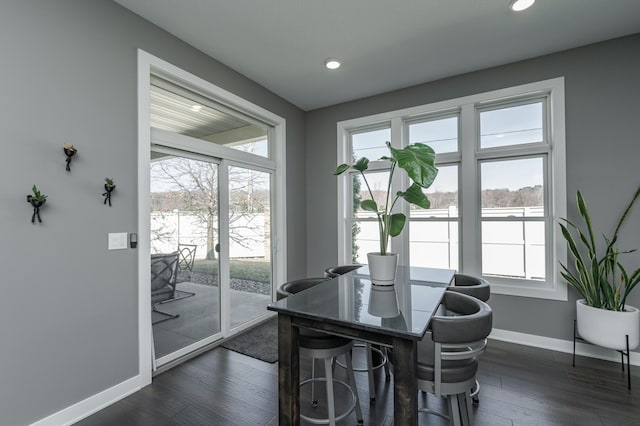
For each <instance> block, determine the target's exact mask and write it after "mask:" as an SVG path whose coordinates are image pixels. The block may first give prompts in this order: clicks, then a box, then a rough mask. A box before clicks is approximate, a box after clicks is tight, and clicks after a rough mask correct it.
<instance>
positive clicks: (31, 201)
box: [27, 195, 47, 223]
mask: <svg viewBox="0 0 640 426" xmlns="http://www.w3.org/2000/svg"><path fill="white" fill-rule="evenodd" d="M45 201H47V200H36V199H35V198H34V197H33V196H31V195H27V202H28V203H29V204H31V206H32V207H33V214H32V215H31V223H35V222H36V218H38V222H39V223H42V219H40V207H42V206H43V205H44V203H45Z"/></svg>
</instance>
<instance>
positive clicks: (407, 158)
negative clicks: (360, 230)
mask: <svg viewBox="0 0 640 426" xmlns="http://www.w3.org/2000/svg"><path fill="white" fill-rule="evenodd" d="M386 145H387V148H389V152H390V154H391V156H390V157H387V156H384V157H382V158H380V160H384V161H389V162H390V163H391V164H390V168H389V181H388V183H387V196H386V199H385V203H384V206H378V204H377V203H376V202H375V200H374V197H373V191H371V186H369V181H368V180H367V176H366V174H365V172H366V171H367V170H368V169H369V159H368V158H366V157H362V158H360V159H359V160H357V161H356V162H355V163H352V164H340V165H339V166H338V167H337V168H336V171H335V172H334V173H333V174H334V175H336V176H337V175H341V174H342V173H344V172H346V171H347V170H349V169H354V170H356V171H358V172H360V174H361V175H362V178H363V180H364V183H365V185H366V186H367V190H368V191H369V195H370V196H371V199H369V200H363V201H362V202H361V203H360V207H362V209H363V210H366V211H370V212H373V213H375V214H376V216H377V219H378V231H379V233H380V254H383V255H384V254H387V246H388V244H389V237H396V236H398V235H400V233H401V232H402V229H403V228H404V224H405V222H406V220H407V218H406V216H405V215H404V214H402V213H392V211H393V208H394V207H395V205H396V202H397V201H398V200H399V199H400V198H403V199H404V200H405V201H407V202H408V203H410V204H415V205H417V206H419V207H422V208H425V209H428V208H429V207H430V206H431V203H430V202H429V199H428V198H427V196H426V195H425V194H424V193H423V192H422V190H423V189H425V188H428V187H429V186H431V184H432V183H433V181H434V180H435V178H436V176H437V175H438V169H437V168H436V166H435V160H436V154H435V152H434V151H433V149H432V148H431V147H430V146H428V145H425V144H422V143H414V144H411V145H408V146H406V147H404V148H402V149H397V148H394V147H392V146H391V143H390V142H387V143H386ZM398 167H400V168H401V169H403V170H404V171H405V172H406V173H407V176H409V179H410V180H411V182H412V183H411V186H409V188H407V189H406V190H405V191H398V192H396V194H395V196H392V194H391V182H392V180H393V174H394V172H395V170H396V169H397V168H398Z"/></svg>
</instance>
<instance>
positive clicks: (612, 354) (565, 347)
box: [489, 328, 640, 365]
mask: <svg viewBox="0 0 640 426" xmlns="http://www.w3.org/2000/svg"><path fill="white" fill-rule="evenodd" d="M489 338H490V339H495V340H501V341H504V342H510V343H517V344H520V345H526V346H533V347H536V348H543V349H549V350H552V351H556V352H564V353H569V354H571V353H573V341H572V340H562V339H554V338H551V337H543V336H536V335H534V334H525V333H518V332H516V331H509V330H500V329H496V328H494V329H493V331H492V332H491V334H490V335H489ZM576 355H582V356H587V357H590V358H598V359H603V360H606V361H614V362H620V353H618V352H617V351H615V350H613V349H606V348H601V347H599V346H595V345H590V344H588V343H582V342H576ZM625 362H626V360H625ZM629 363H630V364H631V365H640V353H638V352H633V351H632V352H631V355H630V356H629Z"/></svg>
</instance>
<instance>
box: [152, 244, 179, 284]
mask: <svg viewBox="0 0 640 426" xmlns="http://www.w3.org/2000/svg"><path fill="white" fill-rule="evenodd" d="M177 268H178V252H177V251H174V252H173V253H158V254H152V255H151V291H152V292H153V291H154V290H159V289H161V288H163V287H165V286H167V285H169V286H171V287H172V288H174V289H175V286H176V276H177Z"/></svg>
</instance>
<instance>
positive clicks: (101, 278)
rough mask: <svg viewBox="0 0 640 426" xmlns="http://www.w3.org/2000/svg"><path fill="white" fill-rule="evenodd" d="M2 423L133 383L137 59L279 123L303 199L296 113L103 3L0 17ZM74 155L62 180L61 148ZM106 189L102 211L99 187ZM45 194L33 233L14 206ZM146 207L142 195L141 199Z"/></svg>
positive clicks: (30, 5) (300, 265) (299, 209)
mask: <svg viewBox="0 0 640 426" xmlns="http://www.w3.org/2000/svg"><path fill="white" fill-rule="evenodd" d="M0 9H1V11H0V57H1V58H2V62H1V63H2V65H1V66H0V81H1V82H2V83H1V86H0V87H1V89H0V123H1V124H2V125H1V126H0V135H1V136H0V137H1V140H2V146H3V153H2V155H0V188H1V189H0V206H2V207H1V208H0V236H1V238H2V240H1V241H2V242H1V245H0V249H1V252H0V259H1V260H0V265H1V266H2V278H0V289H1V291H0V294H1V295H2V297H0V342H1V349H0V424H1V425H11V426H17V425H24V424H28V423H32V422H34V421H36V420H38V419H41V418H43V417H45V416H47V415H50V414H52V413H54V412H57V411H59V410H61V409H63V408H65V407H67V406H70V405H72V404H74V403H76V402H78V401H80V400H82V399H85V398H87V397H89V396H91V395H93V394H96V393H98V392H101V391H103V390H105V389H107V388H109V387H111V386H113V385H115V384H117V383H120V382H122V381H123V380H126V379H128V378H130V377H133V376H135V375H137V374H138V300H137V291H138V287H137V261H136V256H137V252H136V251H135V250H118V251H107V250H106V244H107V233H108V232H134V231H135V230H136V224H137V197H138V194H137V193H136V191H137V189H136V188H137V153H136V149H137V117H136V115H137V109H136V108H137V95H136V69H137V68H136V67H137V60H136V49H137V48H142V49H144V50H146V51H148V52H149V53H151V54H153V55H156V56H158V57H160V58H162V59H164V60H167V61H169V62H171V63H173V64H175V65H177V66H179V67H181V68H183V69H186V70H187V71H189V72H192V73H194V74H196V75H198V76H200V77H202V78H204V79H207V80H209V81H211V82H213V83H214V84H217V85H218V86H221V87H223V88H225V89H227V90H229V91H231V92H234V93H235V94H237V95H239V96H241V97H244V98H245V99H248V100H249V101H252V102H254V103H256V104H258V105H260V106H262V107H264V108H266V109H268V110H271V111H272V112H274V113H276V114H278V115H280V116H282V117H284V118H285V119H286V120H287V129H286V130H287V153H286V155H287V177H288V186H287V191H288V194H293V195H294V197H299V196H300V194H304V189H305V173H304V158H305V157H304V155H305V154H304V144H303V137H304V133H303V130H304V127H303V126H304V113H303V112H302V111H301V110H299V109H298V108H296V107H294V106H293V105H291V104H289V103H287V102H285V101H284V100H283V99H281V98H279V97H277V96H275V95H273V94H272V93H270V92H269V91H267V90H266V89H264V88H263V87H261V86H259V85H257V84H256V83H254V82H252V81H250V80H248V79H246V78H245V77H243V76H242V75H239V74H237V73H235V72H233V71H232V70H230V69H229V68H227V67H226V66H224V65H222V64H221V63H219V62H217V61H215V60H213V59H211V58H209V57H207V56H205V55H204V54H202V53H201V52H199V51H197V50H195V49H194V48H192V47H190V46H188V45H186V44H185V43H183V42H181V41H180V40H178V39H176V38H174V37H173V36H171V35H169V34H168V33H166V32H164V31H162V30H160V29H159V28H157V27H155V26H154V25H152V24H150V23H149V22H147V21H144V20H143V19H141V18H140V17H138V16H137V15H134V14H132V13H130V12H129V11H127V10H126V9H124V8H122V7H120V6H119V5H117V4H115V3H113V2H111V1H108V0H91V1H86V0H56V1H44V0H3V1H2V6H1V7H0ZM64 142H69V143H73V144H74V145H75V146H76V147H77V148H78V155H77V158H75V159H74V160H73V163H72V171H71V173H67V172H65V169H64V167H65V163H64V159H65V158H64V154H63V152H62V144H63V143H64ZM107 176H109V177H113V178H114V179H115V181H116V184H117V189H116V192H115V193H114V195H113V207H112V208H109V207H105V206H104V205H103V204H102V197H101V195H100V194H101V192H102V184H103V180H104V178H105V177H107ZM33 184H37V185H38V187H39V188H40V189H41V190H42V191H43V192H44V193H45V194H47V195H48V196H49V199H48V202H47V204H46V207H45V208H43V209H42V219H43V223H42V224H35V225H33V224H31V222H30V217H31V208H30V206H29V205H28V204H27V202H26V195H27V194H29V193H30V188H31V186H32V185H33ZM140 196H143V197H144V196H147V194H140ZM287 215H288V216H287V217H288V224H289V227H288V230H289V234H288V235H289V241H288V248H289V253H290V254H291V255H290V258H289V259H288V264H289V271H288V272H289V275H290V276H293V277H300V276H303V275H304V274H305V272H306V271H305V260H306V252H305V250H306V246H305V244H304V241H305V238H304V235H305V232H306V228H305V217H306V212H305V204H304V202H300V201H299V200H297V199H293V200H291V199H289V201H288V211H287Z"/></svg>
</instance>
